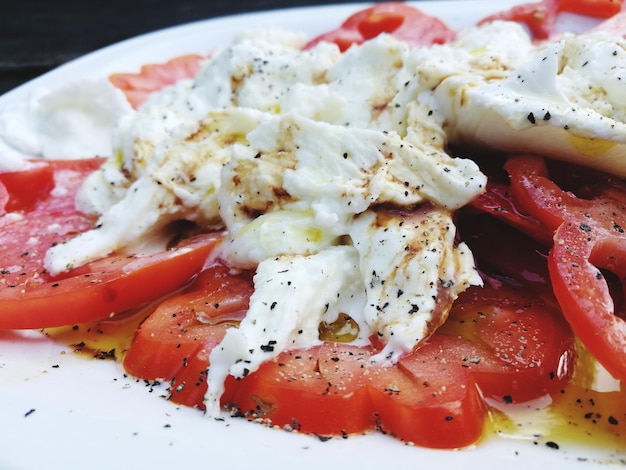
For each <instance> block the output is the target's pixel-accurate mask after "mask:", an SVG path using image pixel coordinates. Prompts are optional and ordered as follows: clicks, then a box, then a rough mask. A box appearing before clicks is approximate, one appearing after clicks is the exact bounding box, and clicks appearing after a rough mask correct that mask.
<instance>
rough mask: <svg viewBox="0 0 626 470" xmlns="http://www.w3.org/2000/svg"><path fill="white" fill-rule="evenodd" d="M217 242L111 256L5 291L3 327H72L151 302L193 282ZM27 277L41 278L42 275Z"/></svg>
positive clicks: (204, 238) (0, 308) (0, 302)
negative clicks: (192, 279)
mask: <svg viewBox="0 0 626 470" xmlns="http://www.w3.org/2000/svg"><path fill="white" fill-rule="evenodd" d="M217 240H218V237H217V236H216V235H211V234H209V235H198V236H195V237H192V238H189V239H187V240H185V241H183V242H181V243H180V244H178V245H177V246H176V247H174V248H171V249H169V250H167V251H163V252H159V253H155V254H150V255H145V256H136V255H111V256H108V257H106V258H104V259H101V260H97V261H93V262H91V263H88V264H86V265H84V266H81V267H79V268H76V269H74V270H71V271H69V272H67V273H64V274H63V275H62V276H59V277H56V278H51V279H50V280H49V281H48V282H43V283H41V282H36V283H32V284H31V283H28V284H26V285H24V284H23V285H21V286H19V287H16V286H6V287H4V288H3V289H2V291H0V312H1V313H0V328H1V329H27V328H50V327H55V326H66V325H72V324H76V323H83V322H89V321H95V320H100V319H103V318H107V317H111V316H113V315H116V314H118V313H121V312H123V311H125V310H128V309H131V308H135V307H138V306H141V305H143V304H145V303H148V302H152V301H154V300H156V299H158V298H159V297H162V296H164V295H166V294H168V293H170V292H172V291H173V290H175V289H177V288H179V287H180V286H181V285H183V284H184V283H186V282H187V281H188V280H189V279H191V278H192V277H193V276H194V275H195V274H196V273H197V272H198V271H199V270H200V269H201V268H202V266H203V265H204V263H205V261H206V259H207V257H208V255H209V254H210V252H211V251H212V250H213V247H214V246H215V243H216V241H217ZM42 251H43V250H42ZM18 257H19V255H18ZM15 262H19V258H17V259H16V260H15ZM28 275H29V276H32V277H36V275H37V273H28Z"/></svg>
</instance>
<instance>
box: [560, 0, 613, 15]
mask: <svg viewBox="0 0 626 470" xmlns="http://www.w3.org/2000/svg"><path fill="white" fill-rule="evenodd" d="M622 5H623V0H561V1H560V4H559V6H560V9H561V11H568V12H571V13H578V14H580V15H586V16H593V17H597V18H610V17H612V16H613V15H616V14H617V13H619V12H620V11H621V9H622Z"/></svg>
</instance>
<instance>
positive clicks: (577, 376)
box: [0, 0, 626, 461]
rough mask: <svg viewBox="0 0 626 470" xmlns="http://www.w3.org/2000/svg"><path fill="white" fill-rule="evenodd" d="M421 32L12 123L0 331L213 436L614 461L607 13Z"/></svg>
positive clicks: (618, 173) (193, 60)
mask: <svg viewBox="0 0 626 470" xmlns="http://www.w3.org/2000/svg"><path fill="white" fill-rule="evenodd" d="M424 5H426V4H424ZM420 6H421V5H420V4H419V3H418V4H405V3H395V2H391V3H389V2H388V3H381V4H375V5H367V6H363V7H362V8H360V9H359V10H358V11H357V12H356V13H354V14H351V15H349V16H348V17H347V18H345V19H344V21H343V22H341V23H340V25H339V26H338V27H337V28H335V29H332V25H328V28H327V29H326V32H323V33H321V34H317V35H305V34H303V33H300V32H297V31H295V32H294V31H291V30H288V29H284V28H274V27H263V28H254V29H251V30H246V31H241V33H240V34H237V35H236V37H235V38H234V39H233V40H232V41H231V42H230V43H228V44H224V45H221V46H219V47H214V48H212V49H208V50H206V51H205V52H204V53H193V54H184V55H178V56H175V57H169V58H167V59H166V60H164V61H163V62H160V63H156V62H155V63H144V64H142V66H141V68H140V69H139V70H131V71H124V70H120V71H117V72H114V73H109V74H105V75H104V76H102V77H99V78H95V79H93V78H85V79H83V80H75V81H71V82H67V83H64V84H62V86H59V87H56V88H54V89H49V90H40V89H35V90H33V91H32V93H30V94H29V95H28V96H27V97H25V98H24V99H22V100H17V101H12V102H9V103H8V104H5V105H4V106H1V107H0V137H1V138H2V147H1V149H2V154H1V155H0V225H1V226H2V230H1V231H0V239H1V245H2V248H3V249H2V251H1V252H0V279H1V283H2V285H1V287H0V329H2V330H4V331H5V332H12V331H27V330H33V331H41V332H42V333H43V335H45V336H47V337H49V338H52V339H53V340H54V341H57V342H60V343H62V344H68V345H71V346H72V347H73V348H75V349H77V350H82V351H89V352H90V353H92V354H94V355H95V356H96V357H99V358H109V359H113V360H114V361H115V362H116V363H117V367H119V368H120V370H122V371H123V372H124V373H125V374H128V376H130V377H135V378H137V379H141V380H145V381H146V383H150V384H153V385H154V386H157V385H158V384H164V386H165V388H166V395H167V398H168V399H169V400H170V401H172V402H174V403H176V404H180V405H185V406H188V407H191V408H196V409H197V410H196V412H197V415H198V416H202V417H203V418H207V419H208V418H213V419H219V420H221V419H224V417H226V416H234V417H242V418H245V419H247V420H250V421H255V422H257V423H261V424H264V425H266V426H269V427H272V428H280V429H282V430H285V431H289V432H295V433H301V434H312V435H316V436H318V437H319V438H320V439H321V440H327V439H330V438H333V437H348V436H355V435H360V434H368V433H373V432H382V433H383V434H386V435H389V436H392V437H394V438H396V439H398V440H400V441H403V442H405V443H409V444H411V445H415V446H419V447H426V448H436V449H468V448H470V447H473V446H476V445H478V446H480V445H481V441H484V440H487V439H488V437H487V436H488V435H489V434H490V433H493V432H494V431H495V433H496V434H499V435H501V436H514V437H515V436H518V437H519V436H523V435H526V434H528V433H530V434H531V435H532V436H533V439H535V440H537V439H539V437H538V436H540V437H541V439H543V440H544V441H545V443H546V445H547V446H548V447H551V448H558V447H559V444H558V443H559V442H562V441H563V440H565V441H567V440H568V439H569V440H571V441H574V442H584V441H593V442H594V445H598V446H600V447H601V448H602V449H607V450H608V452H609V454H611V455H612V456H617V457H616V460H617V461H619V459H620V457H619V456H620V455H621V454H623V452H624V450H625V448H624V444H625V442H624V432H625V430H624V426H626V408H625V405H624V403H626V401H624V398H625V397H624V390H623V388H622V386H621V384H622V382H623V381H624V380H625V379H626V360H625V357H624V352H625V351H626V320H625V319H624V315H623V308H624V289H623V279H624V278H625V277H626V271H625V270H624V269H625V268H624V267H623V266H624V263H623V262H622V260H623V258H624V256H625V255H626V235H625V234H624V228H626V210H625V209H624V201H625V200H626V196H624V194H626V193H625V190H626V183H625V182H624V181H623V178H624V177H626V164H625V163H624V161H626V160H624V158H625V157H626V152H625V150H626V147H625V146H626V123H625V122H626V117H625V116H624V105H623V103H624V100H623V90H622V89H623V85H622V78H624V77H626V42H625V40H624V38H623V33H624V29H623V28H621V26H623V24H624V16H623V15H624V13H621V11H620V10H621V2H615V1H608V0H602V1H598V0H576V1H574V0H559V1H557V0H544V1H541V2H539V3H529V4H520V5H516V6H513V7H512V8H511V9H509V10H505V11H503V12H500V13H495V14H490V15H485V16H484V17H482V19H481V20H480V21H477V22H476V23H472V24H469V25H467V26H465V27H463V28H452V27H450V26H448V25H447V24H446V22H445V18H443V17H442V18H439V17H437V16H434V15H432V14H429V13H426V12H425V11H423V10H422V8H420ZM564 14H565V15H579V16H580V17H581V18H584V19H589V17H593V18H594V20H593V21H592V23H593V26H590V27H585V28H583V29H582V30H579V31H563V30H561V29H559V18H560V17H561V16H562V15H564ZM620 28H621V29H620ZM0 104H1V103H0ZM16 334H17V333H16ZM2 341H4V339H3V340H2ZM153 398H154V397H150V399H153ZM205 415H206V416H205ZM538 422H540V423H538ZM529 423H530V424H529ZM526 428H532V431H531V432H527V431H526V430H525V429H526ZM537 428H538V429H539V431H537Z"/></svg>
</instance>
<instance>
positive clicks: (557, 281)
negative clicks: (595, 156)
mask: <svg viewBox="0 0 626 470" xmlns="http://www.w3.org/2000/svg"><path fill="white" fill-rule="evenodd" d="M506 168H507V170H508V171H509V174H510V177H511V182H512V184H511V191H512V194H513V196H514V198H515V199H516V200H517V202H518V204H519V205H520V206H521V207H523V208H524V209H525V210H526V211H527V213H528V214H530V215H532V216H534V217H536V218H537V219H539V220H541V221H542V222H543V223H544V225H546V226H547V227H549V228H551V229H552V230H554V244H553V246H552V249H551V250H550V254H549V257H548V267H549V270H550V277H551V280H552V285H553V289H554V293H555V296H556V298H557V300H558V301H559V304H560V305H561V309H562V310H563V314H564V315H565V317H566V318H567V320H568V322H569V323H570V325H571V327H572V329H573V330H574V332H575V333H576V335H577V336H578V337H579V338H580V340H581V341H582V342H583V344H584V345H585V346H586V347H587V349H588V350H589V351H590V352H591V353H592V354H593V355H594V356H595V357H596V358H597V359H598V361H600V363H602V364H603V365H604V367H605V368H606V369H607V370H608V371H609V372H610V373H611V374H612V375H613V376H614V377H615V378H617V379H619V380H621V381H625V380H626V361H625V360H624V351H626V321H625V320H624V316H623V315H624V314H623V306H624V289H623V287H622V286H623V285H625V283H626V262H625V261H626V234H625V232H624V230H625V227H626V207H625V206H624V196H623V194H624V193H625V191H626V185H624V183H622V182H619V181H616V180H615V179H614V178H612V177H611V176H608V175H604V176H602V174H599V173H594V172H591V171H589V170H587V171H585V172H584V177H583V178H582V179H581V180H580V181H579V182H580V186H581V187H578V188H577V189H580V190H581V191H582V193H583V194H584V198H582V197H580V198H579V197H577V196H576V195H575V194H574V193H573V192H571V191H566V190H564V189H562V188H561V187H559V186H558V185H557V184H556V183H555V182H554V181H552V180H551V179H550V178H549V171H548V167H547V166H546V163H545V161H544V160H543V159H541V158H539V157H534V156H517V157H514V158H511V159H510V160H509V161H508V162H507V164H506ZM602 180H604V184H602ZM572 183H573V182H570V184H572ZM616 188H617V189H616ZM608 279H615V280H616V281H617V282H616V285H617V289H615V288H613V289H612V288H611V284H610V283H609V282H608Z"/></svg>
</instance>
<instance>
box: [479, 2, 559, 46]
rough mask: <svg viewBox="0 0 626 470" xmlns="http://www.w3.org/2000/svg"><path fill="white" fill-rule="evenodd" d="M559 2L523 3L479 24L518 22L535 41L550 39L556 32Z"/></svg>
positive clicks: (484, 19) (491, 16)
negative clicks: (498, 21) (496, 21)
mask: <svg viewBox="0 0 626 470" xmlns="http://www.w3.org/2000/svg"><path fill="white" fill-rule="evenodd" d="M559 1H560V0H541V1H539V2H531V3H523V4H521V5H516V6H514V7H512V8H511V9H509V10H507V11H504V12H501V13H496V14H494V15H489V16H487V17H485V18H483V19H482V20H481V21H479V22H478V24H483V23H486V22H489V21H495V20H504V21H516V22H518V23H521V24H523V25H525V26H526V27H527V28H528V29H529V31H530V33H531V35H532V37H533V38H534V39H548V38H550V37H551V36H552V34H553V33H554V30H555V26H556V17H557V15H558V12H559Z"/></svg>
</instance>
